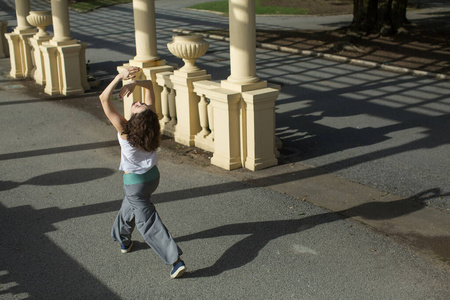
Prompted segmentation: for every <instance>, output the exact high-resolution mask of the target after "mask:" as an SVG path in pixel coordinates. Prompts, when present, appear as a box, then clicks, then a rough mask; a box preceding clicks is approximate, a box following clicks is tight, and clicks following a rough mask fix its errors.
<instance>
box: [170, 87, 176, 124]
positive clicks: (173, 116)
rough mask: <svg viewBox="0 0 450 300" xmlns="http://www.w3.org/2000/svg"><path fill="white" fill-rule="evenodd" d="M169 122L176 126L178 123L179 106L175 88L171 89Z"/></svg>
mask: <svg viewBox="0 0 450 300" xmlns="http://www.w3.org/2000/svg"><path fill="white" fill-rule="evenodd" d="M168 103H169V115H170V122H169V124H170V125H172V126H174V125H176V124H177V107H176V102H175V90H174V89H173V88H170V89H169V102H168Z"/></svg>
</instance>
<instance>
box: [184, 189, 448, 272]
mask: <svg viewBox="0 0 450 300" xmlns="http://www.w3.org/2000/svg"><path fill="white" fill-rule="evenodd" d="M439 196H444V195H441V194H440V189H439V188H435V189H430V190H427V191H424V192H422V193H419V194H417V195H414V196H412V197H409V198H405V199H401V200H397V201H392V202H370V203H365V204H362V205H358V206H355V207H352V208H350V209H347V210H343V211H338V212H328V213H323V214H320V215H314V216H308V217H305V218H302V219H295V220H283V221H262V222H251V223H239V224H232V225H224V226H220V227H216V228H212V229H208V230H205V231H202V232H198V233H194V234H190V235H186V236H183V237H179V238H176V241H177V242H185V241H192V240H195V239H206V238H216V237H221V236H232V235H249V236H248V237H246V238H244V239H243V240H241V241H239V242H237V243H235V244H234V245H233V246H231V247H230V248H228V249H227V250H226V251H225V252H224V253H223V254H222V256H221V257H220V258H219V259H218V260H217V261H216V262H215V263H214V264H213V265H212V266H209V267H206V268H203V269H199V270H195V271H193V272H190V273H186V275H185V276H186V277H210V276H216V275H219V274H221V273H223V272H225V271H228V270H232V269H236V268H239V267H242V266H244V265H246V264H248V263H250V262H251V261H253V259H255V258H256V257H257V256H258V254H259V251H260V250H261V249H263V248H264V247H265V246H266V245H267V243H269V242H270V241H271V240H274V239H277V238H279V237H282V236H285V235H288V234H293V233H298V232H301V231H304V230H308V229H310V228H313V227H315V226H317V225H321V224H326V223H331V222H335V221H339V220H344V219H347V218H351V217H356V216H360V217H363V218H366V219H372V220H383V219H392V218H396V217H399V216H403V215H407V214H410V213H413V212H415V211H418V210H421V209H422V208H424V207H425V205H424V201H426V200H427V199H431V198H434V197H439Z"/></svg>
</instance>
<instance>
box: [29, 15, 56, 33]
mask: <svg viewBox="0 0 450 300" xmlns="http://www.w3.org/2000/svg"><path fill="white" fill-rule="evenodd" d="M27 21H28V23H30V24H31V25H33V26H34V27H37V28H38V29H39V31H38V33H36V36H37V37H46V36H48V35H49V34H48V33H47V31H45V28H46V27H47V26H48V25H50V24H52V12H51V11H49V10H35V11H30V14H29V15H28V16H27Z"/></svg>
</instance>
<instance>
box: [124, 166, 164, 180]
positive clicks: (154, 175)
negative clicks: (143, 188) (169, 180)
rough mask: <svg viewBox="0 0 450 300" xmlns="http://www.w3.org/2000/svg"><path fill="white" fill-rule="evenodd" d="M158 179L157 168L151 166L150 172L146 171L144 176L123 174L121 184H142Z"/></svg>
mask: <svg viewBox="0 0 450 300" xmlns="http://www.w3.org/2000/svg"><path fill="white" fill-rule="evenodd" d="M158 178H159V170H158V167H157V166H153V167H152V168H151V169H150V170H148V171H147V172H146V173H144V174H133V173H128V174H123V184H125V185H132V184H138V183H143V182H148V181H152V180H155V179H158Z"/></svg>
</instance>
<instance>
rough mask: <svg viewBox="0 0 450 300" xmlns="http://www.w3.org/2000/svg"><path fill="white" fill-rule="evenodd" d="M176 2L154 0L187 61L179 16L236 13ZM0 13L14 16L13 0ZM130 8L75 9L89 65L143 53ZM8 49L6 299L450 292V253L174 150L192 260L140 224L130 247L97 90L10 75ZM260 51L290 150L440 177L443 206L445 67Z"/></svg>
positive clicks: (2, 211) (216, 52)
mask: <svg viewBox="0 0 450 300" xmlns="http://www.w3.org/2000/svg"><path fill="white" fill-rule="evenodd" d="M8 1H9V2H11V1H10V0H6V3H7V4H8ZM181 2H182V1H156V5H157V19H158V21H157V27H158V51H159V54H160V55H161V57H162V58H165V59H166V60H167V61H169V62H173V63H178V64H181V60H179V59H177V58H174V57H172V56H171V54H170V53H169V52H168V50H167V48H166V46H165V44H166V43H167V42H169V41H170V38H171V36H172V30H173V29H177V28H186V27H187V28H190V29H192V28H206V27H211V26H213V25H214V26H216V27H217V26H225V25H226V23H227V20H226V18H222V17H218V16H216V15H212V14H209V13H204V12H192V11H186V10H183V9H180V8H181V7H180V6H176V5H180V3H181ZM183 2H185V3H186V2H188V1H183ZM192 2H194V1H192ZM170 4H173V6H170ZM45 5H47V4H45V3H43V4H41V6H39V5H37V4H36V3H35V2H33V7H32V8H33V9H41V8H45ZM1 17H2V18H3V19H8V18H9V20H11V22H10V23H9V26H10V27H11V26H13V19H14V15H12V16H11V14H10V13H8V10H3V11H2V15H1ZM132 20H133V18H132V9H131V5H119V6H113V7H107V8H103V9H100V10H98V11H95V12H92V13H88V14H78V13H74V12H72V13H71V30H72V33H73V36H74V37H76V38H78V39H80V40H82V41H85V42H88V43H89V47H88V50H87V59H89V60H90V63H89V64H90V70H91V73H92V74H93V75H94V76H96V77H98V78H100V79H104V80H107V79H108V78H111V76H113V74H114V72H115V68H116V67H117V66H118V65H122V64H123V63H124V62H126V61H127V60H128V59H130V58H132V57H133V56H134V55H135V53H134V51H135V50H134V34H133V30H134V29H133V22H132ZM9 31H10V30H9ZM210 42H211V46H210V50H209V52H208V53H207V54H206V55H205V56H204V57H202V58H200V59H199V60H198V64H199V65H200V66H201V67H203V68H205V69H206V70H207V71H208V72H209V73H211V74H212V75H213V79H215V80H220V79H223V78H226V76H227V74H229V66H228V45H227V44H226V43H223V42H217V41H210ZM8 63H9V61H8V59H0V66H1V69H2V71H3V72H2V78H0V107H1V108H2V109H1V110H0V119H1V124H2V130H1V131H0V138H1V140H2V141H7V142H4V143H1V144H0V160H1V164H0V173H1V174H2V175H1V188H0V216H1V218H0V222H1V224H0V235H1V236H2V244H1V245H0V263H1V265H0V295H1V296H2V299H3V298H4V299H26V298H35V299H44V298H47V299H48V298H50V299H179V298H181V297H183V298H186V299H211V298H217V299H237V298H240V299H242V298H244V299H256V298H266V299H280V298H288V299H289V298H292V299H448V298H449V295H450V291H449V285H448V282H450V274H449V272H448V268H446V266H445V265H442V264H438V263H436V262H435V261H434V260H431V259H429V258H428V257H426V256H423V255H422V254H419V253H417V252H416V251H415V250H413V249H412V248H410V247H408V246H407V245H405V244H403V243H397V242H396V241H395V240H393V239H391V238H390V237H388V236H385V235H383V234H379V233H376V232H374V231H372V230H371V229H370V228H369V227H367V226H365V225H364V224H362V223H359V222H356V221H354V220H352V219H351V218H348V217H346V216H345V215H343V214H336V213H333V212H330V211H328V210H325V209H322V208H319V207H317V206H314V205H311V204H310V203H308V202H306V201H299V199H296V198H294V197H291V196H289V195H286V194H284V193H283V192H279V191H276V190H274V189H271V188H268V187H261V186H258V185H255V184H252V183H251V182H248V181H247V182H246V181H241V180H237V179H236V178H234V176H233V172H231V173H226V172H219V171H217V172H211V171H210V170H209V169H208V168H204V167H201V166H197V165H196V164H192V163H188V162H186V160H183V159H182V158H179V159H178V158H176V157H175V158H174V155H172V154H170V153H169V151H168V150H165V149H162V150H161V151H160V153H159V156H160V158H161V163H160V166H161V173H162V181H161V184H160V187H159V188H158V190H157V192H156V193H155V196H154V202H155V203H156V205H157V209H158V211H159V213H160V214H161V216H162V218H163V220H164V222H165V224H166V225H167V227H168V228H169V229H170V231H171V232H172V233H173V235H174V236H175V237H176V241H177V242H178V243H179V245H180V247H181V248H182V249H183V250H184V252H185V255H184V256H183V258H184V259H185V260H186V263H187V265H188V268H189V273H187V274H186V276H185V278H183V279H181V280H176V281H173V280H170V279H169V275H168V274H169V271H170V268H169V267H167V266H164V265H163V263H162V262H161V261H160V259H159V258H158V257H157V256H156V255H155V254H154V253H153V252H152V250H151V249H149V248H148V246H146V244H144V242H143V240H142V238H141V237H140V236H139V235H138V234H135V235H134V237H135V239H136V241H137V242H136V247H135V250H134V251H132V252H131V253H129V254H126V255H122V254H120V251H119V248H118V245H117V244H116V243H114V242H112V241H111V239H110V237H109V230H110V226H111V223H112V221H113V219H114V217H115V214H116V211H117V210H118V208H119V207H120V202H121V198H122V196H123V191H122V187H121V184H120V182H121V174H120V172H118V171H117V167H118V161H119V157H120V156H119V154H120V153H119V149H118V146H117V142H116V141H115V134H114V129H113V128H112V126H111V125H110V124H109V123H108V122H107V121H106V120H105V118H104V117H102V113H101V108H100V106H99V105H98V102H97V101H98V100H97V97H96V93H95V92H92V93H88V94H86V95H80V96H77V97H70V98H67V97H44V96H43V95H38V94H36V90H33V89H32V91H30V85H31V86H32V84H31V83H30V82H29V81H27V80H11V79H9V78H7V76H6V75H5V72H6V71H8ZM257 63H258V75H259V76H260V77H261V78H263V79H265V80H268V81H271V82H276V83H278V84H281V85H282V93H281V95H280V98H279V100H278V101H277V108H276V113H277V135H278V136H280V138H282V140H283V143H284V146H285V149H284V150H283V151H282V152H283V153H282V154H283V157H282V159H283V162H284V163H285V164H286V165H287V164H288V163H289V164H292V165H296V164H303V165H305V166H313V167H317V168H319V169H323V170H326V171H329V172H332V173H333V174H335V175H338V176H340V177H342V178H344V179H345V180H346V181H348V180H349V181H356V182H361V183H363V184H364V185H367V186H373V187H377V188H379V189H380V190H384V191H387V193H396V194H404V195H406V196H414V195H418V194H421V193H423V192H426V191H430V190H432V191H433V193H432V196H433V197H431V198H429V199H428V200H427V201H428V204H429V205H430V206H431V207H433V208H436V209H437V210H439V211H444V212H445V210H446V209H448V206H447V202H448V199H449V198H448V197H449V196H448V193H449V185H448V179H447V176H446V174H447V173H446V172H447V169H448V168H447V166H448V165H449V157H450V156H449V155H448V153H449V151H450V149H449V146H448V144H449V140H448V137H447V135H446V131H445V130H444V129H445V128H447V127H448V125H449V124H448V122H449V121H448V114H449V109H450V108H449V107H450V106H449V104H450V103H449V98H448V95H449V93H448V91H449V83H448V82H447V81H437V80H432V79H427V78H421V77H412V76H406V75H399V74H394V73H387V72H381V71H377V70H369V69H364V68H361V67H356V66H351V65H345V64H339V63H336V62H330V61H326V60H319V59H313V58H308V57H301V56H293V55H288V54H284V53H279V52H272V51H269V50H258V62H257ZM115 104H116V105H117V106H118V108H120V105H121V104H120V102H116V103H115ZM266 172H267V171H266ZM244 173H245V172H244ZM244 175H245V174H244ZM249 176H250V175H249ZM342 185H343V186H345V184H342ZM319 188H320V187H319ZM298 189H302V186H298ZM328 192H329V193H330V194H333V193H334V191H333V190H330V191H328ZM338 200H339V199H338ZM357 211H358V208H357V207H356V208H355V209H354V211H353V213H352V212H350V214H349V215H352V214H356V213H357ZM426 222H433V221H432V220H426ZM447 240H448V239H447Z"/></svg>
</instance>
